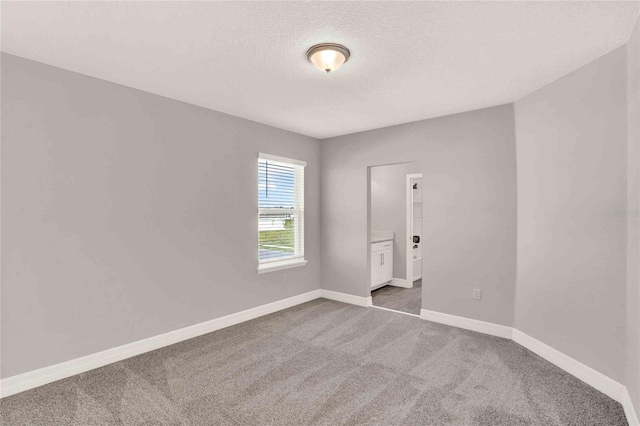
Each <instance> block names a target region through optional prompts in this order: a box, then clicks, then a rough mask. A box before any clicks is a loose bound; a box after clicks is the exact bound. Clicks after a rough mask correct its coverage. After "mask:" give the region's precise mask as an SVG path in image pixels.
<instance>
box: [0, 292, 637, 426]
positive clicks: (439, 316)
mask: <svg viewBox="0 0 640 426" xmlns="http://www.w3.org/2000/svg"><path fill="white" fill-rule="evenodd" d="M320 297H323V298H325V299H330V300H336V301H338V302H344V303H350V304H352V305H357V306H363V307H369V306H372V299H371V296H369V297H361V296H354V295H352V294H346V293H339V292H336V291H331V290H324V289H321V290H313V291H310V292H307V293H303V294H299V295H297V296H293V297H289V298H287V299H283V300H278V301H276V302H272V303H268V304H266V305H262V306H258V307H255V308H251V309H247V310H245V311H241V312H237V313H235V314H230V315H226V316H224V317H220V318H216V319H213V320H210V321H206V322H203V323H200V324H196V325H192V326H189V327H185V328H181V329H179V330H174V331H170V332H168V333H164V334H161V335H158V336H153V337H149V338H147V339H144V340H139V341H137V342H133V343H129V344H126V345H122V346H118V347H116V348H112V349H107V350H105V351H102V352H97V353H95V354H91V355H87V356H84V357H81V358H76V359H73V360H70V361H65V362H62V363H59V364H55V365H51V366H48V367H44V368H40V369H38V370H34V371H29V372H27V373H23V374H18V375H16V376H12V377H8V378H6V379H2V380H0V397H2V398H4V397H6V396H10V395H14V394H16V393H19V392H23V391H26V390H29V389H33V388H36V387H38V386H42V385H46V384H47V383H52V382H55V381H57V380H61V379H64V378H67V377H70V376H73V375H76V374H80V373H84V372H85V371H89V370H93V369H95V368H99V367H103V366H105V365H108V364H112V363H114V362H117V361H122V360H124V359H127V358H131V357H133V356H136V355H140V354H143V353H145V352H149V351H152V350H155V349H159V348H162V347H165V346H168V345H172V344H174V343H178V342H182V341H184V340H187V339H191V338H194V337H198V336H201V335H203V334H207V333H211V332H213V331H216V330H220V329H223V328H226V327H229V326H232V325H235V324H239V323H241V322H244V321H249V320H251V319H254V318H258V317H261V316H263V315H267V314H271V313H273V312H277V311H280V310H283V309H287V308H290V307H292V306H295V305H299V304H301V303H305V302H309V301H311V300H314V299H318V298H320ZM420 318H422V319H425V320H428V321H433V322H438V323H441V324H446V325H450V326H453V327H459V328H464V329H467V330H472V331H477V332H479V333H485V334H490V335H492V336H498V337H503V338H507V339H513V341H515V342H516V343H518V344H520V345H522V346H524V347H525V348H527V349H529V350H530V351H532V352H534V353H536V354H537V355H539V356H541V357H542V358H544V359H546V360H547V361H549V362H551V363H552V364H555V365H556V366H558V367H559V368H561V369H563V370H564V371H566V372H568V373H569V374H571V375H573V376H575V377H577V378H578V379H580V380H582V381H583V382H585V383H587V384H589V385H591V386H593V387H594V388H595V389H597V390H599V391H600V392H602V393H604V394H605V395H607V396H609V397H610V398H612V399H614V400H616V401H618V402H619V403H620V404H622V407H623V408H624V412H625V415H626V417H627V422H628V423H629V425H630V426H640V422H638V417H637V414H636V412H635V410H634V407H633V403H632V402H631V398H630V397H629V393H628V391H627V388H626V387H625V386H624V385H622V384H621V383H618V382H616V381H615V380H613V379H611V378H609V377H607V376H605V375H604V374H602V373H600V372H598V371H596V370H594V369H592V368H591V367H588V366H586V365H584V364H582V363H581V362H579V361H577V360H575V359H573V358H571V357H569V356H567V355H565V354H563V353H562V352H560V351H558V350H556V349H554V348H552V347H551V346H548V345H546V344H545V343H542V342H541V341H539V340H537V339H535V338H533V337H531V336H529V335H527V334H525V333H523V332H521V331H519V330H516V329H514V328H511V327H507V326H504V325H499V324H493V323H489V322H485V321H479V320H474V319H470V318H465V317H459V316H456V315H449V314H444V313H442V312H435V311H429V310H426V309H422V310H421V311H420Z"/></svg>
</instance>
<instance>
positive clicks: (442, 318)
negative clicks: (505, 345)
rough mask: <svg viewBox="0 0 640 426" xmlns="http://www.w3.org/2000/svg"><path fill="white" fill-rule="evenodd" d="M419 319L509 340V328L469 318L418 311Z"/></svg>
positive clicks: (425, 310)
mask: <svg viewBox="0 0 640 426" xmlns="http://www.w3.org/2000/svg"><path fill="white" fill-rule="evenodd" d="M420 318H422V319H425V320H427V321H433V322H437V323H440V324H446V325H451V326H453V327H458V328H464V329H466V330H472V331H477V332H479V333H484V334H490V335H492V336H498V337H504V338H505V339H511V330H512V329H511V327H507V326H505V325H500V324H494V323H491V322H485V321H479V320H475V319H471V318H465V317H459V316H456V315H449V314H444V313H442V312H436V311H429V310H427V309H421V310H420Z"/></svg>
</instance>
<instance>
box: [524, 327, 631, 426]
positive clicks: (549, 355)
mask: <svg viewBox="0 0 640 426" xmlns="http://www.w3.org/2000/svg"><path fill="white" fill-rule="evenodd" d="M513 341H514V342H516V343H518V344H520V345H522V346H524V347H525V348H527V349H529V350H530V351H531V352H533V353H535V354H537V355H539V356H541V357H542V358H544V359H546V360H547V361H549V362H550V363H552V364H554V365H556V366H557V367H560V368H561V369H563V370H564V371H566V372H567V373H569V374H571V375H572V376H574V377H577V378H578V379H580V380H582V381H583V382H585V383H586V384H588V385H590V386H592V387H594V388H596V389H597V390H599V391H600V392H602V393H603V394H605V395H607V396H608V397H609V398H611V399H614V400H616V401H618V402H619V403H620V404H622V408H624V414H625V415H626V416H627V422H628V423H629V425H634V426H636V425H638V418H637V417H636V413H635V410H634V409H633V404H632V403H631V398H630V397H629V393H628V392H627V388H626V386H624V385H623V384H621V383H618V382H616V381H615V380H613V379H612V378H610V377H608V376H605V375H604V374H602V373H600V372H599V371H596V370H594V369H593V368H591V367H589V366H587V365H585V364H583V363H581V362H580V361H578V360H576V359H574V358H571V357H570V356H568V355H565V354H564V353H562V352H560V351H559V350H557V349H554V348H552V347H551V346H549V345H547V344H546V343H542V342H541V341H540V340H538V339H535V338H533V337H531V336H529V335H528V334H526V333H523V332H522V331H520V330H517V329H515V328H514V329H513Z"/></svg>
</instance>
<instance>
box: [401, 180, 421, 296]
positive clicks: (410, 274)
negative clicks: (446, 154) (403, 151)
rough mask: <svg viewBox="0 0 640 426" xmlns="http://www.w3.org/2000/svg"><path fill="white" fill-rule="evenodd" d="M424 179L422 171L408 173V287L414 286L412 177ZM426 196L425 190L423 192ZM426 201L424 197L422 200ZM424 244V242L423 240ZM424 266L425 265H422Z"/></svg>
mask: <svg viewBox="0 0 640 426" xmlns="http://www.w3.org/2000/svg"><path fill="white" fill-rule="evenodd" d="M418 178H420V179H422V173H413V174H408V175H407V198H406V205H405V207H406V213H407V215H406V218H407V221H406V231H407V233H406V240H405V241H406V245H407V252H406V257H407V268H406V269H407V271H406V274H407V287H409V288H411V287H413V255H412V253H413V232H412V230H413V190H412V188H411V179H418ZM423 197H424V192H423ZM422 202H423V203H424V198H423V200H422ZM421 244H422V242H421ZM422 267H423V268H424V265H422Z"/></svg>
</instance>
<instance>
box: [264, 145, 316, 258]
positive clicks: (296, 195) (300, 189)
mask: <svg viewBox="0 0 640 426" xmlns="http://www.w3.org/2000/svg"><path fill="white" fill-rule="evenodd" d="M305 165H306V163H304V162H302V161H298V160H292V159H287V158H283V157H275V156H272V155H268V154H260V157H259V159H258V261H259V265H260V266H262V265H265V266H267V267H269V266H274V265H277V263H291V262H295V261H296V260H298V261H303V260H304V167H305ZM259 269H260V268H259Z"/></svg>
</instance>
